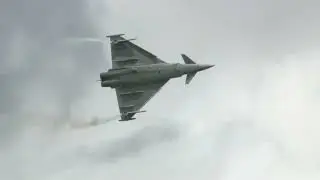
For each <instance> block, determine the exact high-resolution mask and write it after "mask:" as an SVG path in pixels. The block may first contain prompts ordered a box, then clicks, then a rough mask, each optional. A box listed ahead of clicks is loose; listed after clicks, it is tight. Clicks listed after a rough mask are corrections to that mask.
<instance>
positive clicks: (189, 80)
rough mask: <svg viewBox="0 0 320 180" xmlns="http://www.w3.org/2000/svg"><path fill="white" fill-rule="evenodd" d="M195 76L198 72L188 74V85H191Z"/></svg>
mask: <svg viewBox="0 0 320 180" xmlns="http://www.w3.org/2000/svg"><path fill="white" fill-rule="evenodd" d="M195 75H196V72H194V73H190V74H187V77H186V84H189V83H190V82H191V80H192V79H193V77H194V76H195Z"/></svg>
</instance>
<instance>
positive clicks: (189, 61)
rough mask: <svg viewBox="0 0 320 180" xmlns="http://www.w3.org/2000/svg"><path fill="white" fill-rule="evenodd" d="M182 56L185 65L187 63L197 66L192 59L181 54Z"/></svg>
mask: <svg viewBox="0 0 320 180" xmlns="http://www.w3.org/2000/svg"><path fill="white" fill-rule="evenodd" d="M181 56H182V59H183V61H184V63H186V64H195V62H194V61H192V59H190V58H189V57H188V56H187V55H185V54H181Z"/></svg>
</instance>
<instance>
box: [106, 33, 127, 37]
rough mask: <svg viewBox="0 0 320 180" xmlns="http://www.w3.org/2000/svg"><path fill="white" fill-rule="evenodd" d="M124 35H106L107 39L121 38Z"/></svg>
mask: <svg viewBox="0 0 320 180" xmlns="http://www.w3.org/2000/svg"><path fill="white" fill-rule="evenodd" d="M124 35H125V34H123V33H120V34H110V35H106V37H107V38H112V37H121V36H124Z"/></svg>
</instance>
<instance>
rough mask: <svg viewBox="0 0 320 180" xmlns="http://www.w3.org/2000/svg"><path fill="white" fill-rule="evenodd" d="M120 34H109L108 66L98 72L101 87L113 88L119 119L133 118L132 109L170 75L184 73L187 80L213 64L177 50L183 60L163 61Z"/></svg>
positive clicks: (166, 80)
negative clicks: (110, 59) (181, 61)
mask: <svg viewBox="0 0 320 180" xmlns="http://www.w3.org/2000/svg"><path fill="white" fill-rule="evenodd" d="M123 35H124V34H117V35H110V36H107V38H110V44H111V57H112V68H111V69H109V70H108V71H106V72H102V73H100V81H101V87H110V88H114V89H115V90H116V94H117V100H118V106H119V110H120V114H121V119H120V120H119V121H130V120H134V119H136V118H134V117H133V116H134V115H135V114H136V113H141V112H146V111H144V110H141V108H142V107H143V106H144V105H145V104H146V103H147V102H148V101H149V100H150V99H151V98H152V97H153V96H154V95H155V94H156V93H157V92H158V91H159V90H160V89H161V88H162V87H163V86H164V85H165V84H166V83H167V82H168V81H169V80H170V79H172V78H178V77H181V76H182V75H186V82H185V83H186V84H189V83H190V81H191V80H192V78H193V77H194V76H195V74H196V73H197V72H199V71H203V70H205V69H208V68H211V67H213V66H214V65H209V64H196V63H195V62H194V61H193V60H191V59H190V58H189V57H188V56H186V55H185V54H181V56H182V59H183V60H184V62H185V64H180V63H167V62H165V61H163V60H161V59H159V58H158V57H157V56H155V55H153V54H152V53H150V52H148V51H147V50H145V49H143V48H142V47H140V46H138V45H136V44H134V43H132V42H131V41H132V40H135V39H125V38H123V37H122V36H123Z"/></svg>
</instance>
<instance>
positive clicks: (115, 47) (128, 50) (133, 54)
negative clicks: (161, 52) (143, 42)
mask: <svg viewBox="0 0 320 180" xmlns="http://www.w3.org/2000/svg"><path fill="white" fill-rule="evenodd" d="M122 35H123V34H118V35H112V36H107V37H109V38H110V41H111V43H110V44H111V58H112V68H113V69H116V68H124V67H130V66H139V65H149V64H158V63H166V62H165V61H163V60H161V59H159V58H158V57H157V56H156V55H154V54H152V53H150V52H149V51H147V50H145V49H143V48H142V47H140V46H138V45H136V44H134V43H132V42H131V40H134V39H125V38H123V37H122Z"/></svg>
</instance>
